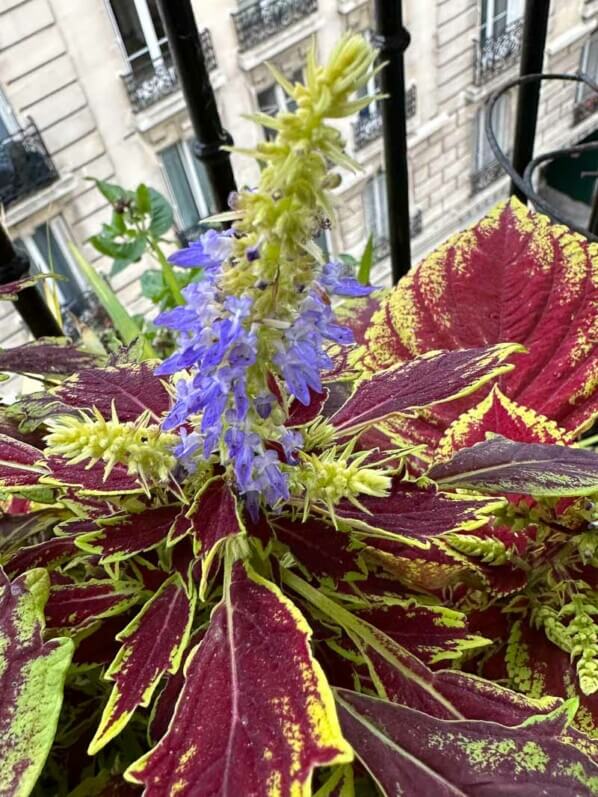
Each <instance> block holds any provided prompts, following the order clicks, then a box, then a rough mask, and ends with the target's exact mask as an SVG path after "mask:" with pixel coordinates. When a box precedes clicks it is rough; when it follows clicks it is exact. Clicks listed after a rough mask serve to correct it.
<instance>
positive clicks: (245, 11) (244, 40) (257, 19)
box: [232, 0, 318, 52]
mask: <svg viewBox="0 0 598 797" xmlns="http://www.w3.org/2000/svg"><path fill="white" fill-rule="evenodd" d="M317 10H318V0H258V2H255V3H252V4H251V5H248V6H245V7H244V8H241V9H239V10H238V11H235V12H234V13H233V14H232V18H233V22H234V24H235V30H236V32H237V41H238V42H239V51H240V52H244V51H245V50H249V49H250V48H251V47H255V46H256V45H257V44H261V43H262V42H264V41H267V40H268V39H269V38H270V37H271V36H274V35H275V34H276V33H278V32H279V31H281V30H283V29H284V28H288V27H290V26H291V25H293V24H294V23H295V22H298V21H299V20H301V19H304V18H305V17H307V16H309V15H310V14H313V13H314V12H315V11H317Z"/></svg>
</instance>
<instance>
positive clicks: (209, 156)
mask: <svg viewBox="0 0 598 797" xmlns="http://www.w3.org/2000/svg"><path fill="white" fill-rule="evenodd" d="M157 4H158V10H159V11H160V16H161V17H162V23H163V25H164V30H165V32H166V36H167V37H168V44H169V46H170V51H171V53H172V57H173V60H174V65H175V68H176V71H177V74H178V78H179V81H180V83H181V87H182V89H183V94H184V95H185V100H186V102H187V110H188V111H189V116H190V118H191V123H192V125H193V130H194V132H195V137H196V139H197V144H196V147H195V155H196V157H197V158H198V160H200V161H201V163H203V165H204V166H205V168H206V172H207V176H208V180H209V183H210V186H211V188H212V192H213V195H214V199H215V201H216V205H217V207H218V210H219V211H224V210H228V209H229V207H228V197H229V195H230V193H231V192H232V191H235V190H236V183H235V178H234V175H233V170H232V167H231V163H230V156H229V154H228V152H224V151H223V150H222V149H221V147H222V146H223V145H224V144H232V138H231V136H230V135H229V133H227V131H226V130H225V129H224V128H223V127H222V123H221V121H220V115H219V113H218V106H217V105H216V98H215V97H214V91H213V89H212V84H211V83H210V76H209V72H208V68H207V66H206V62H205V58H204V55H203V52H202V49H201V42H200V38H199V31H198V29H197V23H196V22H195V17H194V15H193V9H192V8H191V0H157Z"/></svg>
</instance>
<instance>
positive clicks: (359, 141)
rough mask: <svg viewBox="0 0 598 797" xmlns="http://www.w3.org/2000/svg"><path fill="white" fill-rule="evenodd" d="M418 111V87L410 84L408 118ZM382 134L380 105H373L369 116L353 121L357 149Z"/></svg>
mask: <svg viewBox="0 0 598 797" xmlns="http://www.w3.org/2000/svg"><path fill="white" fill-rule="evenodd" d="M416 111H417V88H416V86H415V84H413V85H412V86H410V87H409V88H408V89H407V91H406V92H405V112H406V114H407V119H411V118H412V117H413V116H415V114H416ZM381 135H382V111H381V109H380V107H379V105H377V104H376V105H373V106H372V107H371V109H370V115H369V116H360V117H359V119H357V121H356V122H353V144H354V147H355V150H360V149H363V148H364V147H365V146H367V145H368V144H370V143H371V142H372V141H375V140H376V139H377V138H380V136H381Z"/></svg>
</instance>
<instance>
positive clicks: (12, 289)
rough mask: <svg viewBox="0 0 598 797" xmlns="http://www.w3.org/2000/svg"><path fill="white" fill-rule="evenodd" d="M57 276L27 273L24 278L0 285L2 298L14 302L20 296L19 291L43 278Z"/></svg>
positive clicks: (0, 297)
mask: <svg viewBox="0 0 598 797" xmlns="http://www.w3.org/2000/svg"><path fill="white" fill-rule="evenodd" d="M55 276H56V275H54V274H27V276H26V277H23V278H22V279H18V280H13V281H12V282H5V283H4V284H3V285H0V300H2V299H4V300H5V301H9V302H14V301H15V300H16V299H17V298H18V295H19V293H20V292H21V291H24V290H25V288H31V287H32V286H33V285H37V283H38V282H41V281H42V280H47V279H55Z"/></svg>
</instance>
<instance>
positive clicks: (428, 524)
mask: <svg viewBox="0 0 598 797" xmlns="http://www.w3.org/2000/svg"><path fill="white" fill-rule="evenodd" d="M360 503H361V504H362V506H363V507H364V509H365V511H364V510H363V509H359V508H358V507H356V506H354V505H353V504H352V503H350V502H349V501H342V502H341V503H340V504H339V505H338V506H337V507H336V509H335V512H336V515H337V517H338V518H339V519H341V520H343V521H344V522H346V523H347V524H348V525H350V526H351V527H352V528H353V529H355V530H357V531H359V532H363V533H364V534H365V535H367V536H368V538H369V537H376V536H377V537H380V538H386V539H390V540H393V541H395V542H396V541H399V542H403V543H406V544H408V545H415V546H417V547H420V548H427V547H429V545H430V540H431V539H433V538H434V537H437V536H438V535H440V534H444V533H445V532H448V531H457V530H462V531H466V530H469V529H475V528H478V527H479V526H483V525H484V524H485V523H486V522H487V517H488V515H489V514H490V513H492V512H493V511H494V510H495V509H496V508H497V507H498V506H500V504H497V503H495V502H494V501H493V500H490V501H488V500H487V499H484V498H482V497H481V496H475V495H453V494H451V493H441V492H437V491H436V490H435V489H434V488H432V487H430V488H422V487H418V486H417V485H415V484H413V483H412V482H405V481H400V480H399V479H395V480H394V481H393V484H392V489H391V492H390V495H388V496H387V497H385V498H370V497H368V496H364V497H361V496H360Z"/></svg>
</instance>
